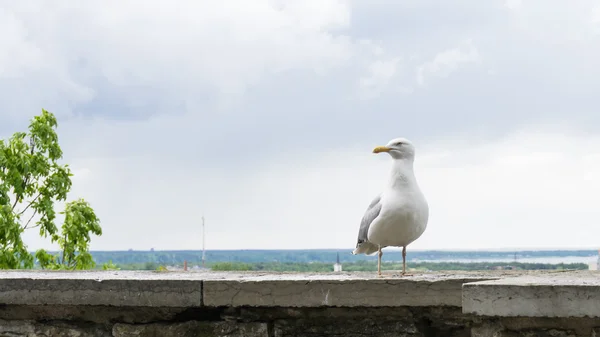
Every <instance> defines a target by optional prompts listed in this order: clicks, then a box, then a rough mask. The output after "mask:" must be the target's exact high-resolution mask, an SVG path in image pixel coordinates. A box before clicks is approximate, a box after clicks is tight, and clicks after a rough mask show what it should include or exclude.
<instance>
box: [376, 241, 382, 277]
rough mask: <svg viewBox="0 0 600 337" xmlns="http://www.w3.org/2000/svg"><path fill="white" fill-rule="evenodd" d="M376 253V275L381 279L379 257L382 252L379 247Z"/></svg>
mask: <svg viewBox="0 0 600 337" xmlns="http://www.w3.org/2000/svg"><path fill="white" fill-rule="evenodd" d="M378 252H379V253H378V254H377V275H378V276H379V277H381V256H382V255H383V252H382V251H381V246H379V249H378Z"/></svg>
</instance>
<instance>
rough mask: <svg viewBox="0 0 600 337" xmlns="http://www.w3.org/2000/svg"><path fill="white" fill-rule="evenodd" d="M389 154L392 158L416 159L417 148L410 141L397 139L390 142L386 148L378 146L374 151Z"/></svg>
mask: <svg viewBox="0 0 600 337" xmlns="http://www.w3.org/2000/svg"><path fill="white" fill-rule="evenodd" d="M381 152H387V153H388V154H389V155H390V156H391V157H392V158H394V159H398V160H402V159H411V160H412V159H414V157H415V147H414V145H413V144H412V143H411V141H410V140H408V139H406V138H395V139H392V140H390V141H389V142H388V143H387V145H385V146H378V147H376V148H374V149H373V153H381Z"/></svg>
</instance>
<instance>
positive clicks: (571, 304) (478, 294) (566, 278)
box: [462, 272, 600, 317]
mask: <svg viewBox="0 0 600 337" xmlns="http://www.w3.org/2000/svg"><path fill="white" fill-rule="evenodd" d="M462 296H463V302H462V307H463V312H465V313H472V314H476V315H483V316H495V317H517V316H524V317H600V275H599V274H598V273H597V272H577V273H574V272H572V273H552V274H550V273H548V274H546V275H544V276H541V275H536V276H521V277H513V278H505V279H499V280H491V281H482V282H473V283H466V284H465V285H464V286H463V292H462Z"/></svg>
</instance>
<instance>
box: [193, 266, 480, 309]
mask: <svg viewBox="0 0 600 337" xmlns="http://www.w3.org/2000/svg"><path fill="white" fill-rule="evenodd" d="M490 278H491V277H487V278H486V277H483V276H481V275H473V274H459V273H456V274H454V273H450V274H442V273H437V274H417V275H415V276H412V277H405V278H400V277H393V276H387V277H384V278H378V277H376V275H375V273H340V274H263V275H256V276H247V275H240V274H238V275H226V274H223V275H220V276H217V277H214V278H213V277H211V278H207V279H206V280H205V281H204V287H203V289H204V293H203V295H204V305H206V306H213V307H218V306H229V307H240V306H254V307H273V306H282V307H323V306H328V307H400V306H415V307H422V306H456V307H460V306H461V288H462V284H463V283H465V282H473V281H480V280H485V279H488V280H489V279H490Z"/></svg>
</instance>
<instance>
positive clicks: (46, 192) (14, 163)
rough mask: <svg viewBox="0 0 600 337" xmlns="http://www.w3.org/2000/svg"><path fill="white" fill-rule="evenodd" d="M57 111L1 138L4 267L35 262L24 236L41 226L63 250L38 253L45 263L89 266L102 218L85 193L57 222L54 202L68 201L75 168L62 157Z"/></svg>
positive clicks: (0, 264) (0, 262)
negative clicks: (93, 237)
mask: <svg viewBox="0 0 600 337" xmlns="http://www.w3.org/2000/svg"><path fill="white" fill-rule="evenodd" d="M57 126H58V123H57V120H56V117H55V116H54V115H53V114H52V113H50V112H48V111H46V110H42V113H41V114H40V115H38V116H35V117H34V118H33V119H32V120H31V122H30V124H29V129H28V132H16V133H15V134H13V136H12V137H10V138H9V139H7V140H0V268H1V269H19V268H32V267H33V265H34V256H32V255H31V254H30V253H29V252H28V251H27V246H26V245H25V243H24V242H23V240H22V234H23V232H24V231H25V230H33V229H37V230H38V231H39V235H40V236H42V237H45V238H47V237H49V238H50V240H51V241H52V242H53V243H56V244H58V246H59V247H60V249H61V254H59V255H57V256H53V255H50V254H48V253H47V252H46V251H44V250H39V251H37V252H36V254H35V258H37V260H38V262H39V264H40V265H41V266H42V268H51V269H88V268H92V267H94V265H95V263H94V260H93V259H92V256H91V255H90V254H89V242H90V234H95V235H101V234H102V229H101V227H100V221H99V219H98V217H97V216H96V214H95V213H94V210H93V209H92V208H91V206H90V205H89V204H88V203H87V202H86V201H85V200H83V199H78V200H76V201H72V202H68V203H66V207H65V210H64V212H61V214H63V215H64V218H65V219H64V223H63V225H62V227H61V230H60V231H59V229H58V227H57V226H56V212H55V204H56V203H57V202H65V201H66V199H67V194H68V192H69V190H70V189H71V185H72V182H71V176H72V173H71V170H70V168H69V166H68V165H62V164H60V163H59V160H60V159H61V158H62V156H63V152H62V150H61V148H60V146H59V144H58V135H57V133H56V128H57Z"/></svg>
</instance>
